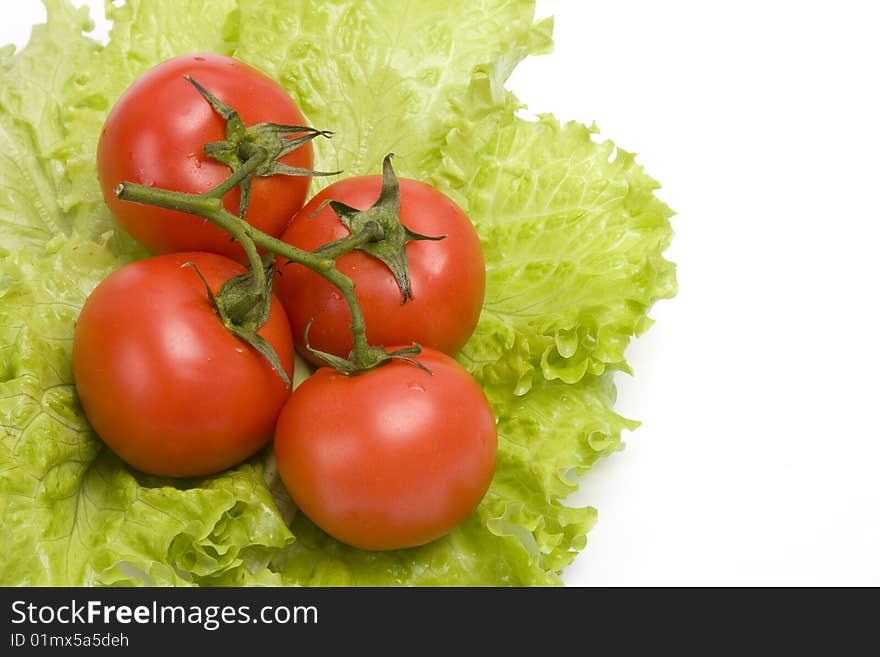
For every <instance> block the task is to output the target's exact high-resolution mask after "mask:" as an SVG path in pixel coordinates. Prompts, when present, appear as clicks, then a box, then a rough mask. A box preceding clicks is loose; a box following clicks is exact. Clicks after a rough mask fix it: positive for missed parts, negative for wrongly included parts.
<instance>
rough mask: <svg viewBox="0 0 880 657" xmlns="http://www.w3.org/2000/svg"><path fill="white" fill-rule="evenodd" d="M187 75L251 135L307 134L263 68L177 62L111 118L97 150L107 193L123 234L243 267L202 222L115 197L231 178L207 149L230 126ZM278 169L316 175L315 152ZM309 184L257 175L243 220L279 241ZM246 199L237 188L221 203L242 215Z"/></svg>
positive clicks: (155, 247)
mask: <svg viewBox="0 0 880 657" xmlns="http://www.w3.org/2000/svg"><path fill="white" fill-rule="evenodd" d="M187 74H188V75H190V76H192V77H193V79H195V80H196V81H197V82H199V83H200V84H201V85H202V86H204V87H205V88H206V89H207V90H208V91H210V92H211V93H213V94H214V95H215V96H216V97H217V98H219V99H220V100H221V101H223V102H224V103H226V104H227V105H230V106H231V107H232V108H233V109H235V110H237V111H238V113H239V115H240V116H241V118H242V120H243V121H244V124H245V125H247V126H249V125H253V124H255V123H261V122H264V121H271V122H276V123H284V124H292V125H304V123H303V122H304V120H305V119H303V115H302V114H301V113H300V111H299V109H297V107H296V105H295V104H294V102H293V100H291V98H290V97H289V96H288V95H287V93H286V92H285V91H284V89H282V88H281V87H280V86H279V85H278V84H277V83H275V82H274V81H273V80H271V79H269V78H268V77H266V76H265V75H263V74H262V73H260V72H259V71H257V70H256V69H253V68H251V67H250V66H247V65H246V64H243V63H242V62H240V61H237V60H235V59H232V58H230V57H224V56H222V55H212V54H202V55H183V56H181V57H175V58H174V59H170V60H168V61H166V62H163V63H161V64H159V65H158V66H156V67H155V68H153V69H151V70H149V71H148V72H147V73H145V74H144V75H142V76H141V77H140V78H138V79H137V80H135V82H134V84H132V85H131V87H129V88H128V90H127V91H126V92H125V93H124V94H122V97H121V98H120V99H119V100H118V101H117V103H116V105H115V106H114V107H113V109H112V110H111V112H110V115H109V116H108V117H107V121H106V122H105V123H104V129H103V130H102V131H101V138H100V140H99V142H98V177H99V178H100V181H101V190H102V191H103V193H104V200H105V201H106V202H107V205H108V206H109V208H110V211H111V212H112V213H113V215H114V216H115V217H116V218H117V219H118V220H119V222H120V223H121V224H122V226H123V227H124V228H125V229H126V230H127V231H128V232H129V233H131V235H132V236H133V237H134V238H135V239H136V240H137V241H138V242H140V243H141V244H143V245H144V246H145V247H147V248H148V249H150V250H151V251H153V252H154V253H169V252H173V251H186V250H198V251H210V252H212V253H220V254H223V255H228V256H233V257H236V258H242V257H243V251H242V249H241V246H239V245H238V244H237V243H232V242H230V240H229V235H228V234H227V233H225V232H224V231H222V230H221V229H220V228H217V227H216V226H213V225H211V224H209V223H208V222H206V221H205V220H204V219H202V218H200V217H195V216H192V215H188V214H184V213H182V212H174V211H171V210H163V209H160V208H155V207H149V206H145V205H138V204H135V203H129V202H126V201H120V200H119V199H118V198H116V194H115V193H114V190H115V189H116V186H117V185H118V184H119V183H120V182H123V181H129V182H135V183H140V184H142V185H149V186H154V187H162V188H165V189H171V190H175V191H180V192H190V193H201V192H205V191H207V190H209V189H211V188H212V187H215V186H216V185H217V184H219V183H221V182H222V181H223V180H225V179H226V178H227V177H229V175H230V173H231V171H230V169H229V167H227V166H225V165H223V164H220V163H219V162H216V161H215V160H212V159H211V158H208V157H205V155H204V153H203V151H202V149H203V148H204V145H205V144H206V143H208V142H213V141H219V140H223V139H224V138H225V121H224V120H223V119H221V118H220V117H219V116H218V115H217V114H216V113H215V112H214V110H213V109H212V108H211V106H210V105H209V104H208V102H207V101H206V100H205V99H204V98H203V97H202V95H201V94H200V93H199V92H198V90H196V88H195V87H193V86H192V85H191V84H190V83H189V82H188V81H187V80H186V79H185V78H184V75H187ZM281 162H284V163H285V164H289V165H291V166H295V167H303V168H309V169H310V168H311V167H312V147H311V144H305V145H304V146H302V147H300V148H298V149H296V150H294V151H293V152H292V153H290V154H288V155H286V156H285V157H283V158H281ZM309 181H310V178H309V177H306V176H283V175H275V176H268V177H260V176H255V177H254V179H253V185H252V188H251V198H250V204H249V207H248V211H247V213H246V214H245V218H246V219H247V221H248V222H249V223H251V224H252V225H253V226H255V227H257V228H259V229H260V230H262V231H263V232H266V233H269V234H271V235H274V236H277V235H278V234H280V233H281V231H282V230H283V229H284V227H285V225H286V224H287V222H288V221H289V220H290V217H291V215H292V214H293V213H294V212H296V211H297V210H299V209H300V208H301V207H302V204H303V202H304V201H305V198H306V193H307V192H308V187H309ZM239 199H240V194H239V189H238V187H236V188H234V189H233V190H232V191H230V192H229V193H228V194H226V196H224V197H223V204H224V205H225V206H226V209H227V210H229V211H230V212H231V213H232V214H236V215H237V214H238V203H239Z"/></svg>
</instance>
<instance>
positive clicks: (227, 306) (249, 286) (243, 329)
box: [181, 261, 291, 388]
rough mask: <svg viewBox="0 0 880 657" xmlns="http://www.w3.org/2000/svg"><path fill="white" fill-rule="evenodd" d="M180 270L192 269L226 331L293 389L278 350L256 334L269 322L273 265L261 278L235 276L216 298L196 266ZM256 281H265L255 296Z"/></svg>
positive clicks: (270, 264) (259, 276) (265, 267)
mask: <svg viewBox="0 0 880 657" xmlns="http://www.w3.org/2000/svg"><path fill="white" fill-rule="evenodd" d="M181 266H182V267H191V268H192V269H193V270H194V271H195V273H196V274H197V275H198V277H199V278H200V279H201V280H202V283H204V285H205V291H206V292H207V293H208V300H209V301H210V302H211V305H212V306H213V307H214V311H215V312H216V313H217V316H218V317H219V318H220V321H221V322H223V326H225V327H226V330H227V331H229V332H230V333H232V334H233V335H234V336H236V337H237V338H239V339H241V340H244V341H245V342H246V343H248V344H249V345H250V346H252V347H253V348H254V349H256V350H257V352H259V353H260V355H261V356H263V358H265V359H266V360H267V361H268V362H269V364H270V365H271V366H272V369H274V370H275V371H276V372H277V373H278V376H280V377H281V379H282V380H283V381H284V385H286V386H287V387H288V388H290V385H291V382H290V377H288V376H287V372H285V371H284V367H282V365H281V360H280V359H279V358H278V354H277V353H276V351H275V348H274V347H273V346H272V345H271V344H270V343H269V341H268V340H266V339H265V338H264V337H263V336H261V335H260V334H259V333H257V331H259V329H260V327H261V326H263V324H265V323H266V321H267V320H268V319H269V311H270V309H271V307H272V279H273V274H274V265H273V263H272V262H271V261H270V262H269V264H268V265H264V267H263V269H262V271H261V274H260V275H258V276H257V277H255V275H254V274H253V272H251V271H248V272H246V273H244V274H239V275H238V276H233V277H232V278H230V279H229V280H228V281H226V282H225V283H223V285H222V286H221V287H220V289H219V290H218V291H217V294H216V295H215V294H214V293H213V292H212V291H211V287H210V285H208V281H207V280H206V279H205V277H204V275H203V274H202V272H201V271H199V268H198V266H197V265H196V264H195V263H193V262H185V263H184V264H183V265H181ZM255 278H257V280H260V279H262V280H263V281H265V282H264V283H263V284H264V286H265V287H264V288H263V291H262V293H256V294H255V292H254V280H255Z"/></svg>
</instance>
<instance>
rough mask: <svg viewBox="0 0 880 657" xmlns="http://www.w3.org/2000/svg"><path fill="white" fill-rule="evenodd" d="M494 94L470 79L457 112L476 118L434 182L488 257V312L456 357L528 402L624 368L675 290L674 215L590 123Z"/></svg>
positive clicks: (447, 152) (450, 146)
mask: <svg viewBox="0 0 880 657" xmlns="http://www.w3.org/2000/svg"><path fill="white" fill-rule="evenodd" d="M494 95H495V92H494V89H493V85H492V84H491V83H490V80H489V77H488V75H485V74H477V75H475V77H474V81H473V84H472V85H471V88H470V89H469V90H468V100H469V102H468V103H464V102H463V103H462V106H463V107H474V108H477V109H476V111H472V112H471V113H469V114H463V116H462V117H461V119H460V121H459V122H458V124H457V125H456V126H455V128H454V129H453V130H451V131H450V133H449V135H448V137H447V143H446V146H445V147H444V149H443V165H444V166H443V167H442V168H441V169H439V170H437V171H435V172H432V173H431V174H430V177H431V180H432V182H433V183H434V184H435V185H436V186H437V187H439V188H440V189H443V190H444V191H446V192H447V193H448V194H449V195H450V196H452V197H453V198H455V199H456V200H457V201H458V202H459V204H460V205H461V206H462V207H463V208H465V210H466V211H467V212H468V214H469V216H470V217H471V220H472V221H473V222H474V224H475V225H476V227H477V230H478V232H479V233H480V237H481V240H482V244H483V250H484V254H485V257H486V275H487V283H486V300H485V303H484V306H483V313H482V316H481V318H480V324H479V326H478V327H477V330H476V333H475V335H474V336H473V337H472V339H471V340H470V342H469V343H468V344H467V346H466V347H465V349H464V350H463V351H462V353H461V355H460V360H461V361H462V362H463V363H465V364H466V365H467V366H468V367H469V369H471V371H472V372H474V373H477V374H478V375H479V376H480V377H481V378H482V379H485V380H487V381H495V380H510V381H513V382H514V389H515V390H516V391H517V392H518V393H520V394H521V393H523V392H525V391H526V390H528V389H529V387H530V386H531V385H532V384H533V382H537V381H540V380H554V379H559V380H561V381H563V382H565V383H577V382H578V381H580V380H582V379H584V378H585V377H590V376H599V375H601V374H603V373H604V372H605V371H606V369H611V370H625V371H628V367H627V366H626V363H625V359H624V350H625V348H626V346H627V345H628V344H629V341H630V339H631V338H632V337H634V336H637V335H640V334H641V333H642V332H644V331H645V330H646V329H647V328H648V327H649V326H650V319H649V318H648V316H647V311H648V309H649V308H650V307H651V306H652V305H653V304H654V302H656V301H657V300H659V299H666V298H671V297H673V296H674V295H675V293H676V291H677V284H676V278H675V266H674V265H673V264H672V263H670V262H669V261H668V260H666V259H665V258H664V257H663V256H662V253H663V251H664V250H665V249H666V247H667V246H668V245H669V243H670V241H671V239H672V229H671V226H670V223H669V218H670V216H671V215H672V211H671V210H670V209H669V207H667V206H666V205H665V204H664V203H663V202H661V201H660V200H658V199H657V197H656V196H655V195H654V191H655V190H656V189H657V188H658V187H659V185H658V184H657V182H656V181H655V180H653V179H652V178H651V177H650V176H648V175H647V174H646V173H645V172H644V170H643V169H642V167H641V166H640V165H639V164H637V163H636V161H635V158H634V156H633V155H632V154H631V153H628V152H626V151H624V150H623V149H620V148H617V147H616V146H615V145H614V144H613V143H612V142H611V141H607V140H605V141H600V140H598V139H596V137H597V135H598V130H597V129H596V128H595V126H592V127H587V126H584V125H582V124H579V123H576V122H571V123H567V124H564V125H561V124H560V123H559V122H558V121H557V120H556V119H554V118H553V117H552V116H549V115H545V116H541V117H539V118H538V120H536V121H530V120H526V119H523V118H520V117H517V116H516V110H517V109H518V108H519V104H518V103H517V101H516V99H515V98H513V97H512V96H511V95H509V94H507V96H506V98H505V99H504V100H503V101H502V102H501V103H500V104H498V105H495V106H492V105H491V99H492V97H493V96H494ZM479 98H482V99H483V100H482V102H479V101H475V99H479ZM481 107H482V108H485V107H491V109H490V110H489V111H486V110H481V109H480V108H481Z"/></svg>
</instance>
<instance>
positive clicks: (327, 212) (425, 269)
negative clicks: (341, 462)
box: [276, 176, 486, 362]
mask: <svg viewBox="0 0 880 657" xmlns="http://www.w3.org/2000/svg"><path fill="white" fill-rule="evenodd" d="M381 186H382V177H381V176H361V177H356V178H349V179H346V180H342V181H339V182H337V183H334V184H332V185H330V186H329V187H327V188H326V189H324V190H323V191H321V193H320V194H318V195H317V196H315V197H314V198H313V199H312V200H311V201H309V202H308V204H306V206H305V207H304V208H303V209H302V210H301V211H300V212H299V213H298V214H297V215H296V216H295V217H294V218H293V220H292V221H291V223H290V225H289V226H288V228H287V230H286V231H285V232H284V235H283V236H282V239H283V240H284V241H285V242H287V243H289V244H293V245H294V246H298V247H299V248H301V249H306V250H309V251H312V250H314V249H316V248H317V247H319V246H321V245H322V244H326V243H327V242H330V241H333V240H336V239H339V238H341V237H345V236H346V235H348V229H347V228H346V227H345V226H344V225H343V224H342V222H341V221H340V220H339V218H338V217H337V216H336V213H335V212H334V211H333V210H332V209H331V208H330V207H326V208H324V209H323V210H322V211H321V212H319V213H318V214H317V215H316V216H314V217H310V216H309V215H310V214H311V213H313V212H314V211H315V210H316V209H317V208H318V206H319V205H320V204H321V202H322V201H324V200H325V199H333V200H336V201H341V202H343V203H345V204H347V205H350V206H352V207H355V208H357V209H359V210H364V209H367V208H369V207H370V206H371V205H373V203H374V202H375V201H376V199H377V198H378V196H379V190H380V188H381ZM400 220H401V223H402V224H403V225H404V226H406V227H407V228H409V229H410V230H411V231H413V232H415V233H420V234H422V235H429V236H437V235H446V239H443V240H440V241H436V242H435V241H418V242H417V241H412V242H409V243H408V244H407V246H406V253H407V258H408V260H409V274H410V280H411V282H412V290H413V298H412V299H411V300H409V301H407V303H405V304H403V303H401V300H402V297H401V293H400V288H399V287H398V286H397V282H396V281H395V280H394V276H393V275H392V274H391V271H390V270H389V269H388V268H387V267H386V266H385V264H384V263H382V262H381V261H379V260H377V259H376V258H373V257H372V256H370V255H368V254H366V253H362V252H359V251H354V252H352V253H347V254H346V255H344V256H342V257H341V258H339V259H338V260H337V261H336V266H337V267H338V269H339V270H340V271H341V272H342V273H343V274H345V275H346V276H348V277H350V278H351V279H352V280H353V281H354V284H355V294H356V295H357V298H358V301H359V302H360V305H361V308H362V310H363V313H364V320H365V322H366V325H367V339H368V341H369V342H370V343H371V344H381V345H392V344H409V343H411V342H413V341H415V342H418V343H419V344H420V345H422V346H425V347H430V348H432V349H437V350H439V351H442V352H444V353H447V354H454V353H455V352H456V351H458V350H459V349H461V347H462V346H464V343H465V342H467V339H468V338H469V337H470V335H471V333H473V331H474V327H475V326H476V325H477V320H478V319H479V317H480V310H481V308H482V306H483V294H484V292H485V284H486V271H485V264H484V262H483V252H482V249H481V248H480V240H479V237H477V233H476V231H475V230H474V227H473V225H472V224H471V222H470V220H469V219H468V218H467V216H466V215H465V214H464V213H463V212H462V211H461V209H460V208H459V207H458V206H457V205H456V204H455V203H453V202H452V200H450V199H449V198H447V197H446V196H445V195H443V194H441V193H440V192H438V191H437V190H436V189H434V188H433V187H431V186H429V185H426V184H424V183H421V182H418V181H415V180H408V179H406V178H401V179H400ZM285 263H286V261H285V260H284V259H283V258H279V259H278V262H277V266H278V268H279V269H280V270H281V272H282V276H281V277H280V279H279V280H278V283H277V286H276V291H277V293H278V296H279V298H280V299H281V302H282V303H283V304H284V307H285V309H286V310H287V315H288V317H289V318H290V325H291V328H292V330H293V338H294V341H295V342H296V344H297V346H298V348H299V349H300V351H301V352H303V349H302V342H303V335H304V333H305V329H306V326H307V325H308V323H309V321H311V320H314V321H313V323H312V326H311V328H310V330H309V342H310V344H311V346H312V347H314V348H316V349H320V350H321V351H326V352H329V353H332V354H336V355H337V356H341V357H346V356H348V353H349V351H351V349H352V346H353V343H352V338H351V332H350V330H349V325H350V324H351V313H350V312H349V310H348V306H347V305H346V304H345V301H344V299H343V298H342V295H341V294H340V293H339V291H338V290H337V289H336V288H335V287H333V286H332V285H330V284H329V283H327V282H326V281H325V280H324V279H322V278H321V277H320V276H318V275H317V274H315V273H314V272H312V271H311V270H309V269H307V268H305V267H303V266H302V265H295V264H291V265H285ZM303 355H304V356H305V357H306V358H309V359H310V360H312V362H315V361H314V359H313V358H311V357H310V355H309V354H307V353H303Z"/></svg>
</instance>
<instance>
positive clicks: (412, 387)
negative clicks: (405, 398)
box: [407, 383, 425, 392]
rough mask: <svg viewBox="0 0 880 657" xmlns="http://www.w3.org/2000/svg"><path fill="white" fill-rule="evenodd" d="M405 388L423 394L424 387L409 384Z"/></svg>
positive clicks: (417, 384)
mask: <svg viewBox="0 0 880 657" xmlns="http://www.w3.org/2000/svg"><path fill="white" fill-rule="evenodd" d="M407 387H408V388H409V389H410V390H414V391H415V392H425V386H423V385H422V384H420V383H410V384H409V385H408V386H407Z"/></svg>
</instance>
